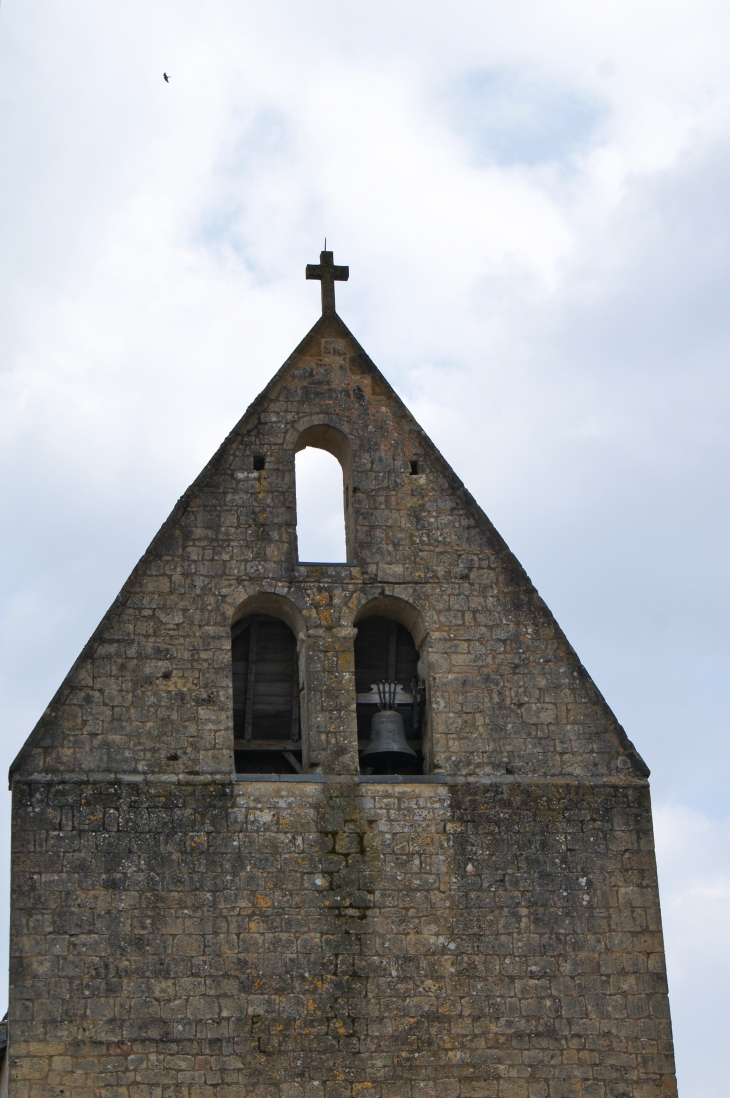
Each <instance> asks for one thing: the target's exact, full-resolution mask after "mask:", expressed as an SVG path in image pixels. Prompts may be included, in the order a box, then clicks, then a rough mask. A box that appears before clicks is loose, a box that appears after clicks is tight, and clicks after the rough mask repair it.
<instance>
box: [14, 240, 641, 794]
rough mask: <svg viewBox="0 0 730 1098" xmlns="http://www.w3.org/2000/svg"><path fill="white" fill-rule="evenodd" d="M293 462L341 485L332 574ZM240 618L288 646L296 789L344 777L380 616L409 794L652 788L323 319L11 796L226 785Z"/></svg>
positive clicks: (214, 464) (131, 586)
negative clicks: (299, 775) (20, 791)
mask: <svg viewBox="0 0 730 1098" xmlns="http://www.w3.org/2000/svg"><path fill="white" fill-rule="evenodd" d="M323 254H328V253H323ZM336 269H339V268H336ZM335 277H337V276H335ZM332 301H333V302H334V297H333V298H332ZM323 303H324V291H323ZM305 445H314V446H318V447H321V448H323V449H327V450H330V451H331V452H332V453H334V454H335V456H336V457H337V458H338V459H339V460H340V462H341V464H342V467H343V478H344V500H345V524H346V530H347V541H348V563H347V564H342V565H327V564H306V563H300V562H299V561H298V556H297V541H296V499H295V462H294V458H295V453H296V452H297V451H298V450H299V449H301V448H302V447H303V446H305ZM262 465H263V468H261V466H262ZM257 615H258V616H261V615H264V618H265V619H266V620H268V619H269V618H276V619H281V620H282V621H284V622H285V623H286V624H287V626H288V627H289V628H290V629H291V631H292V632H293V634H294V637H295V639H296V651H297V653H298V656H297V668H298V670H297V676H298V690H299V701H298V705H299V707H300V708H299V711H298V717H297V721H296V729H297V731H296V734H297V735H299V737H300V744H301V750H300V752H299V753H298V754H297V753H296V752H295V753H294V754H292V752H291V751H289V758H290V759H291V761H292V765H293V766H295V767H297V768H299V769H301V770H302V771H307V770H312V769H319V768H321V769H322V770H323V771H324V772H325V773H327V772H329V773H333V774H343V775H347V774H351V775H354V774H355V773H356V772H357V770H358V750H360V752H362V746H363V745H362V729H361V736H360V742H358V720H359V717H358V709H359V708H362V707H359V705H358V698H360V695H359V694H358V693H357V690H358V687H357V685H356V675H355V671H356V667H355V656H354V652H355V638H356V636H357V631H358V625H359V624H360V623H362V622H363V621H364V620H365V619H367V618H373V617H378V618H380V619H389V620H392V621H394V622H397V623H398V625H399V626H402V627H403V628H404V629H405V630H406V631H407V632H408V634H410V636H411V637H412V639H413V644H414V645H415V646H416V648H417V656H416V657H414V658H417V659H418V679H419V683H420V685H419V687H418V690H419V691H422V694H421V709H422V712H421V715H420V717H419V721H420V729H421V731H420V735H421V739H422V744H421V751H422V766H423V770H424V772H425V773H431V772H433V771H443V772H444V773H445V775H446V776H447V778H448V777H449V776H451V777H453V778H456V777H458V776H471V777H475V776H483V777H493V778H497V777H498V776H499V775H502V776H504V777H505V780H509V779H508V777H507V776H508V775H528V776H534V777H549V776H553V777H558V776H565V777H584V778H590V777H592V778H599V777H600V778H605V777H610V776H611V775H619V774H621V775H623V776H624V777H631V776H632V775H633V776H636V777H637V778H639V777H646V775H647V774H648V770H647V769H646V766H645V764H644V763H643V762H642V760H641V759H640V757H639V756H638V755H637V754H636V751H635V749H634V748H633V745H632V744H631V743H630V741H629V740H628V739H627V738H626V735H625V733H624V731H623V729H622V728H621V727H620V725H619V724H618V722H617V721H616V719H615V717H614V716H613V714H612V713H611V711H610V709H609V708H608V706H607V705H606V703H605V702H604V700H603V698H602V697H601V695H600V693H599V692H598V690H597V689H596V687H595V686H594V684H593V683H592V681H591V679H590V678H589V676H588V675H587V673H586V672H585V670H584V669H583V667H582V666H581V664H580V662H579V661H578V659H577V657H576V655H575V653H574V651H573V649H572V648H571V646H570V645H569V643H568V642H567V640H566V638H565V636H564V635H563V633H562V632H561V630H560V628H559V627H558V625H557V623H556V622H555V620H554V619H553V617H552V615H551V614H550V612H549V610H548V609H547V607H546V606H545V604H544V603H543V601H542V600H541V599H540V597H539V595H538V594H537V592H536V590H535V589H534V587H533V586H532V584H531V582H530V580H529V579H528V577H527V576H526V574H525V572H524V570H523V569H522V568H521V566H520V565H519V563H518V562H517V560H516V559H515V557H514V556H513V555H512V553H511V552H510V551H509V549H508V548H507V546H506V544H505V543H504V541H503V540H502V538H501V537H500V536H499V534H498V533H497V532H496V530H495V529H494V527H493V526H492V524H491V523H490V522H489V520H488V518H487V517H486V515H485V514H484V512H483V511H482V510H481V508H480V507H479V506H478V505H477V503H476V502H475V501H474V499H473V498H472V497H471V496H470V495H469V493H468V492H467V491H466V489H465V488H464V485H463V484H462V483H461V481H460V480H459V478H458V477H457V476H456V474H455V473H454V472H453V470H452V469H451V468H450V466H449V465H448V464H447V462H446V461H445V460H444V458H443V457H442V456H441V454H440V453H439V452H438V450H437V449H436V447H435V446H434V445H433V443H432V442H431V441H430V439H429V438H428V437H427V435H426V434H425V433H424V431H423V430H422V429H421V428H420V427H419V425H418V424H417V423H416V421H415V420H414V418H413V416H412V415H411V414H410V412H409V411H408V409H407V408H406V407H405V405H404V404H403V403H402V401H401V400H400V399H399V398H398V396H397V395H396V394H395V392H394V391H393V389H392V388H391V386H390V385H389V384H388V382H387V381H386V379H385V378H384V377H383V375H382V374H381V373H380V371H379V370H378V369H377V367H376V366H375V365H374V364H373V363H372V361H371V360H370V358H369V357H368V355H367V354H366V353H365V352H364V351H363V349H362V348H361V347H360V345H359V343H358V342H357V340H356V339H355V338H354V336H353V335H352V334H351V333H350V331H349V330H348V329H347V327H346V326H345V324H344V323H343V322H342V320H341V319H340V318H339V317H338V316H337V314H336V313H335V312H334V309H333V308H332V310H328V309H326V308H325V309H324V312H323V316H322V317H321V319H320V320H319V321H318V322H317V323H316V324H315V325H314V327H313V328H312V330H311V331H310V332H309V333H308V335H307V336H306V337H305V339H304V340H303V341H302V343H301V344H300V345H299V347H297V349H296V350H295V352H294V353H293V354H292V355H291V357H290V358H289V359H288V360H287V362H286V363H285V364H284V365H283V366H282V368H281V369H280V370H279V372H278V373H277V374H276V375H275V377H274V378H273V379H272V380H271V382H270V383H269V384H268V385H267V386H266V388H265V389H264V390H263V392H262V393H261V394H260V395H259V396H258V397H257V398H256V400H255V401H254V402H253V403H252V404H251V406H250V407H249V408H248V410H247V411H246V413H245V415H244V416H243V418H242V419H241V420H240V422H239V423H238V424H237V426H236V427H235V428H234V430H233V431H232V432H231V434H230V435H229V436H228V438H227V439H226V440H225V442H224V443H223V445H222V446H221V447H220V449H219V450H218V452H217V453H216V454H215V456H214V457H213V458H212V460H211V461H210V462H209V463H208V465H207V466H206V467H205V469H204V470H203V472H202V473H201V474H200V476H199V477H198V478H197V479H196V480H195V482H194V483H193V484H192V485H191V487H190V488H189V489H188V490H187V492H185V494H184V495H183V496H182V498H181V499H180V500H179V501H178V504H177V505H176V507H175V509H174V510H173V512H172V514H171V515H170V517H169V518H168V519H167V521H166V522H165V523H164V525H163V526H162V528H161V530H160V531H159V533H158V534H157V536H156V537H155V539H154V540H153V542H152V544H151V545H150V547H149V549H148V550H147V552H146V553H145V555H144V556H143V557H142V559H141V560H140V562H139V564H138V565H137V566H136V568H135V569H134V571H133V572H132V574H131V576H130V577H129V579H128V580H127V582H126V583H125V585H124V587H123V588H122V591H121V592H120V594H119V596H118V598H117V599H116V600H115V602H114V603H113V605H112V606H111V608H110V610H109V611H108V612H107V614H106V615H105V617H104V618H103V620H102V622H101V624H100V625H99V627H98V628H97V630H96V631H95V633H94V635H93V636H92V638H91V639H90V641H89V642H88V644H87V645H86V647H85V648H84V650H83V652H82V653H81V655H80V657H79V659H78V660H77V661H76V663H75V664H74V666H73V668H72V669H71V671H70V672H69V675H68V676H67V678H66V680H65V681H64V683H63V684H62V686H61V688H60V689H59V691H58V692H57V694H56V696H55V698H54V699H53V701H52V703H51V705H50V706H49V707H48V709H47V710H46V712H45V713H44V715H43V717H42V718H41V720H40V721H39V723H38V725H37V726H36V728H35V729H34V731H33V732H32V734H31V736H30V737H29V739H28V741H27V742H26V744H25V746H24V747H23V749H22V750H21V752H20V754H19V755H18V758H17V759H16V761H15V763H14V764H13V767H12V768H11V775H12V774H14V773H16V774H24V775H28V774H32V773H39V772H47V773H49V774H58V775H59V776H60V775H61V774H68V773H73V774H83V773H90V772H91V773H96V774H102V773H103V774H110V773H111V774H124V773H127V774H129V773H133V772H136V773H147V774H169V775H175V774H183V773H184V774H195V773H198V774H211V773H221V772H227V773H230V772H232V771H233V770H234V766H235V763H234V715H233V713H234V701H235V698H234V685H233V675H232V626H233V627H234V632H235V627H236V623H242V622H243V624H244V625H245V623H246V621H248V620H249V619H250V620H253V619H254V617H256V616H257ZM264 618H262V619H261V620H264ZM248 643H249V644H250V641H249V642H248ZM409 643H410V642H409ZM244 658H245V657H244ZM295 690H296V684H295ZM292 704H294V703H292ZM360 724H361V725H362V722H361V721H360ZM292 734H293V735H294V734H295V733H292ZM236 735H239V733H236ZM240 735H241V736H243V735H244V733H240ZM243 746H246V745H243ZM289 746H291V745H289ZM236 758H238V755H236ZM419 758H421V755H419ZM419 765H421V763H419Z"/></svg>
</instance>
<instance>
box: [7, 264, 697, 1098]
mask: <svg viewBox="0 0 730 1098" xmlns="http://www.w3.org/2000/svg"><path fill="white" fill-rule="evenodd" d="M324 254H327V253H324ZM337 270H346V269H345V268H342V269H340V268H337ZM337 277H341V276H337ZM306 444H313V445H317V446H320V447H322V448H324V449H328V450H330V452H332V453H334V454H335V456H336V457H337V458H338V460H339V461H340V463H341V465H342V468H343V488H344V505H345V523H346V528H347V542H348V562H347V563H346V564H327V563H307V562H301V561H300V560H299V559H298V551H297V541H296V498H295V476H294V464H295V454H296V452H297V450H298V449H299V448H301V447H302V446H304V445H306ZM267 615H268V616H273V617H274V618H278V619H280V620H281V621H284V622H285V623H286V624H287V626H288V628H289V629H291V631H292V633H293V635H294V637H295V639H296V661H297V663H298V668H297V675H298V680H297V679H295V680H294V684H293V685H294V691H295V693H296V691H298V693H299V711H298V719H297V720H296V721H293V722H292V728H294V729H295V731H294V732H292V736H294V735H295V734H296V735H298V736H300V740H298V741H297V742H296V744H295V746H297V745H298V750H297V751H295V752H292V751H291V750H290V751H289V755H290V756H291V758H292V759H293V762H291V763H290V764H286V766H287V767H288V768H289V769H292V768H293V770H292V772H290V773H288V774H284V773H280V774H275V773H271V774H261V775H259V776H258V777H257V776H255V775H251V774H245V773H240V772H239V773H236V766H237V765H238V764H237V762H236V760H237V759H238V758H239V755H240V753H241V752H243V753H244V754H245V751H246V750H248V749H249V748H250V747H251V744H252V743H253V742H254V741H250V742H247V741H246V740H245V735H246V734H247V733H240V732H239V733H236V736H238V739H235V738H234V716H233V705H234V697H233V671H232V648H231V644H232V639H231V638H232V633H231V629H232V626H233V627H234V630H235V627H236V625H237V624H239V625H241V623H243V625H245V623H246V621H247V620H249V619H250V620H254V618H256V620H262V621H263V620H265V618H266V616H267ZM374 615H375V616H379V617H382V618H386V619H390V620H392V621H393V622H397V623H398V626H399V627H401V626H402V627H403V628H404V629H406V630H407V631H408V634H409V635H410V637H411V638H412V640H413V644H415V646H416V648H417V653H418V671H417V679H418V680H419V683H418V686H417V690H416V688H415V687H414V690H416V693H418V692H419V691H422V713H421V717H420V718H419V719H420V720H421V724H420V729H421V731H420V733H419V735H420V736H421V741H420V744H421V748H420V749H422V754H419V763H418V766H419V767H420V770H421V771H422V772H419V773H412V774H409V775H378V774H373V773H368V772H367V771H368V768H367V767H365V766H364V765H363V761H359V758H358V753H359V751H360V752H362V747H363V744H362V742H360V743H358V706H361V705H362V698H361V696H360V695H359V694H358V692H357V689H356V680H355V639H356V637H357V631H358V627H362V623H363V622H364V621H365V620H366V619H367V618H369V617H373V616H374ZM257 616H258V617H257ZM243 625H241V628H242V627H243ZM251 643H253V642H251ZM409 643H410V642H409ZM247 651H248V653H249V654H248V656H245V653H244V656H245V658H246V659H248V660H249V663H248V664H246V663H245V661H244V656H242V657H241V668H243V670H241V671H240V673H239V679H240V681H241V683H243V681H244V679H245V676H246V675H247V674H248V670H247V668H248V667H249V666H252V665H253V659H254V657H253V656H252V655H251V652H252V651H253V649H251V648H250V647H249V649H247ZM414 658H415V657H414ZM292 659H293V657H292ZM251 681H253V679H251ZM402 686H403V688H405V687H406V686H407V684H402ZM238 689H239V693H240V696H241V697H244V686H243V685H239V687H238ZM248 696H249V695H245V697H248ZM251 696H253V695H251ZM404 696H405V694H404ZM420 696H421V694H419V697H420ZM251 704H253V703H251ZM291 704H293V703H291ZM241 705H248V702H247V701H245V700H244V701H243V702H241ZM291 711H292V712H294V711H293V710H291ZM247 719H248V718H247ZM246 727H249V726H248V725H246V721H243V722H242V723H241V720H239V728H246ZM288 746H289V747H291V746H292V745H291V744H289V745H288ZM234 747H235V748H236V750H235V753H234ZM420 749H419V750H420ZM241 757H243V756H241ZM283 757H284V755H283V753H282V758H283ZM284 768H285V766H284V764H283V763H282V770H283V769H284ZM294 771H296V772H294ZM647 776H648V770H647V768H646V766H645V764H644V763H643V761H642V760H641V759H640V757H639V756H638V754H637V753H636V751H635V749H634V747H633V745H632V744H631V742H630V741H629V740H628V739H627V737H626V735H625V733H624V731H623V729H622V728H621V727H620V725H619V724H618V722H617V721H616V718H615V717H614V715H613V714H612V713H611V711H610V709H609V708H608V706H607V705H606V703H605V702H604V700H603V698H602V697H601V695H600V693H599V692H598V690H597V689H596V687H595V686H594V684H593V683H592V681H591V679H590V678H589V676H588V674H587V673H586V671H585V669H584V668H583V667H582V665H581V664H580V662H579V660H578V658H577V656H576V655H575V653H574V651H573V649H572V648H571V647H570V645H569V644H568V642H567V640H566V638H565V637H564V635H563V633H562V632H561V630H560V629H559V627H558V626H557V624H556V622H555V621H554V619H553V617H552V615H551V614H550V612H549V611H548V609H547V608H546V607H545V605H544V603H543V602H542V600H541V599H540V597H539V595H538V594H537V592H536V591H535V589H534V587H533V586H532V584H531V583H530V581H529V579H528V577H527V576H526V575H525V573H524V571H523V570H522V568H521V567H520V565H519V564H518V562H517V561H516V560H515V558H514V557H513V556H512V554H511V553H510V551H509V550H508V548H507V546H506V545H505V544H504V542H503V541H502V539H501V538H500V536H499V535H498V534H497V532H496V531H495V530H494V528H493V527H492V525H491V523H490V522H489V520H488V519H487V518H486V516H485V515H484V514H483V512H482V511H481V510H480V509H479V507H478V506H477V505H476V503H475V502H474V501H473V499H472V498H471V497H470V496H469V494H468V492H467V491H466V489H465V488H464V486H463V485H462V484H461V482H460V481H459V479H458V477H456V475H455V474H454V473H453V471H452V470H451V469H450V468H449V466H448V465H447V464H446V462H445V461H444V459H443V458H442V457H441V455H440V454H439V453H438V451H437V450H436V449H435V447H434V446H433V444H432V443H431V442H430V440H429V439H428V438H427V436H426V435H425V434H424V433H423V431H422V430H421V429H420V428H419V426H418V425H417V424H416V422H415V421H414V420H413V418H412V417H411V415H410V413H409V412H408V411H407V409H406V408H405V407H404V405H403V404H402V403H401V401H400V400H399V399H398V397H397V396H396V395H395V393H394V392H393V391H392V389H391V388H390V386H389V385H388V384H387V382H386V381H385V379H384V378H383V377H382V375H381V374H380V373H379V372H378V371H377V369H376V368H375V367H374V366H373V364H372V363H371V361H370V360H369V359H368V357H367V355H366V354H365V353H364V352H363V351H362V349H361V348H360V347H359V345H358V344H357V342H356V341H355V340H354V338H353V337H352V335H351V334H350V333H349V331H348V330H347V328H346V327H345V326H344V324H342V322H341V321H340V319H339V318H338V317H337V316H336V314H334V312H330V313H326V314H325V315H324V316H323V318H322V320H320V321H319V322H318V324H317V325H315V327H314V329H313V330H312V332H311V333H310V334H309V336H308V337H307V338H306V339H305V341H304V342H303V343H302V345H301V346H300V347H299V348H298V349H297V351H296V352H295V353H294V355H293V356H292V357H291V359H290V360H289V361H288V362H287V363H286V364H285V365H284V366H283V367H282V369H281V371H280V372H279V373H278V374H277V376H276V377H275V378H274V379H273V381H272V382H271V383H270V385H269V386H268V387H267V389H266V390H265V391H264V392H263V393H262V394H261V396H260V397H259V398H258V399H257V400H256V401H255V402H254V404H253V405H252V406H251V408H250V409H249V410H248V412H247V413H246V415H245V416H244V418H243V419H242V420H241V422H240V423H239V424H238V425H237V427H236V428H235V429H234V431H233V432H232V434H231V435H230V436H229V438H228V439H227V440H226V441H225V442H224V444H223V446H222V447H221V449H220V450H219V452H218V453H217V454H216V456H215V457H214V458H213V460H212V461H211V462H210V464H209V465H208V467H207V468H206V469H205V470H204V471H203V473H202V474H201V476H200V477H199V478H198V480H197V481H196V482H195V483H194V484H193V485H192V486H191V488H190V489H189V490H188V492H187V493H186V494H185V495H184V496H183V498H182V499H181V500H180V501H179V503H178V505H177V506H176V508H175V510H174V511H173V513H172V515H171V516H170V518H169V519H168V521H167V522H166V523H165V525H164V526H163V528H162V529H161V531H160V533H159V534H158V535H157V537H156V538H155V540H154V541H153V543H152V545H151V546H150V548H149V550H148V551H147V553H146V554H145V556H144V557H143V558H142V560H141V561H140V563H139V565H138V566H137V568H136V569H135V571H134V572H133V574H132V575H131V577H130V578H129V580H128V581H127V583H126V584H125V586H124V588H123V589H122V592H121V593H120V595H119V597H118V599H117V600H116V601H115V603H114V604H113V606H112V607H111V608H110V610H109V612H108V613H107V615H106V616H105V618H104V619H103V621H102V622H101V624H100V626H99V628H98V629H97V631H96V632H95V634H94V636H93V637H92V638H91V640H90V641H89V643H88V645H87V646H86V648H85V649H84V651H83V652H82V654H81V656H80V657H79V659H78V660H77V662H76V664H75V665H74V667H73V668H72V670H71V672H70V673H69V675H68V677H67V679H66V681H65V683H64V684H63V686H62V687H61V689H60V690H59V692H58V694H57V695H56V697H55V698H54V700H53V701H52V703H51V705H50V706H49V708H48V710H47V711H46V713H45V714H44V716H43V717H42V719H41V721H40V722H39V724H38V726H37V728H36V729H35V731H34V732H33V733H32V735H31V737H30V739H29V740H28V743H27V744H26V746H25V747H24V749H23V751H22V752H21V754H20V755H19V757H18V759H17V760H16V763H15V764H14V766H13V769H12V772H11V780H12V784H13V879H12V890H13V896H12V918H13V932H12V940H13V954H14V956H13V961H12V974H11V1008H10V1056H11V1091H10V1098H91V1095H94V1098H97V1096H99V1095H101V1096H103V1098H233V1096H234V1095H235V1098H320V1096H321V1098H356V1096H365V1095H367V1096H372V1098H673V1096H674V1095H675V1093H676V1090H675V1085H674V1075H673V1066H672V1057H671V1027H670V1022H669V1008H668V998H667V990H666V979H665V975H664V954H663V945H662V937H661V924H660V914H659V898H658V890H657V882H656V869H655V863H654V855H653V846H652V829H651V808H650V800H649V789H648V782H647Z"/></svg>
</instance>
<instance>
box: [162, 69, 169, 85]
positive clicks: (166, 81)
mask: <svg viewBox="0 0 730 1098" xmlns="http://www.w3.org/2000/svg"><path fill="white" fill-rule="evenodd" d="M162 75H163V77H164V80H165V83H166V84H169V83H170V77H169V76H168V75H167V73H166V72H163V74H162Z"/></svg>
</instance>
